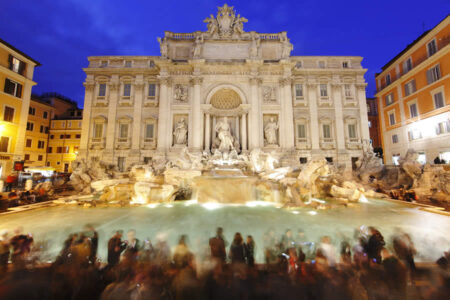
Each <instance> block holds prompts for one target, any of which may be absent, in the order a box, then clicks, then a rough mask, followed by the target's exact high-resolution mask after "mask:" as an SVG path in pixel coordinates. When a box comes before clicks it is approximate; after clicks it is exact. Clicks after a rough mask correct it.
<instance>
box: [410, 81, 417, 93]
mask: <svg viewBox="0 0 450 300" xmlns="http://www.w3.org/2000/svg"><path fill="white" fill-rule="evenodd" d="M415 91H416V80H415V79H414V80H413V81H412V91H411V92H413V93H414V92H415Z"/></svg>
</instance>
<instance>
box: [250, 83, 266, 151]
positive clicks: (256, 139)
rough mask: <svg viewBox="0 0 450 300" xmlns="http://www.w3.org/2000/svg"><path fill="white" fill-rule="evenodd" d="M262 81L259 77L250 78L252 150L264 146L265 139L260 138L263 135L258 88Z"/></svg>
mask: <svg viewBox="0 0 450 300" xmlns="http://www.w3.org/2000/svg"><path fill="white" fill-rule="evenodd" d="M260 83H261V79H260V78H258V77H251V78H250V104H251V106H250V114H249V130H248V131H249V132H251V133H252V134H251V135H250V136H249V137H250V138H249V144H250V145H249V146H250V150H252V149H256V148H262V146H263V141H261V140H260V135H261V132H262V131H261V126H260V124H261V119H262V115H261V107H260V106H261V104H260V103H259V101H258V89H259V85H260Z"/></svg>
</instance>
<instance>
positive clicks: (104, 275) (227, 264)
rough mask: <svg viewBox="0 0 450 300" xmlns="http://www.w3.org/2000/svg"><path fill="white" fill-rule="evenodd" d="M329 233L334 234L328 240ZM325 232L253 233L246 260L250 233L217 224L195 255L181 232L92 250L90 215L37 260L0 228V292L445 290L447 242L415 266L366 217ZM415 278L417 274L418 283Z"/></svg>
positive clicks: (26, 241)
mask: <svg viewBox="0 0 450 300" xmlns="http://www.w3.org/2000/svg"><path fill="white" fill-rule="evenodd" d="M335 242H336V241H335ZM336 245H337V244H336V243H333V241H332V238H331V237H329V236H324V237H322V238H321V240H320V241H318V242H317V243H314V242H311V241H308V239H307V238H306V234H305V233H304V232H303V231H302V230H299V231H298V232H296V233H295V234H294V232H293V231H291V230H286V231H285V233H284V234H283V235H282V236H281V237H279V236H277V235H276V234H275V231H274V230H268V231H267V232H266V233H265V234H264V237H263V240H262V241H261V246H262V249H263V251H264V258H265V262H264V263H260V264H257V263H255V249H256V247H257V245H256V242H255V240H254V239H253V237H252V236H251V235H248V236H246V237H243V236H242V235H241V233H239V232H237V233H235V234H234V237H233V239H232V241H231V243H230V244H229V243H228V242H227V239H226V238H225V235H224V231H223V229H222V228H217V232H216V234H215V235H214V236H213V237H211V238H210V239H209V242H208V244H207V245H205V248H207V249H208V251H207V252H208V253H207V254H205V255H201V254H197V255H194V253H193V251H191V249H190V247H189V241H188V237H187V236H186V235H181V236H180V238H179V241H178V244H177V245H176V246H175V247H174V248H173V249H171V247H170V246H169V244H168V242H167V241H166V239H165V238H164V236H158V237H156V243H155V244H152V243H151V241H150V240H148V239H147V240H143V241H141V240H139V239H138V238H137V237H136V232H135V231H134V230H130V231H128V232H127V234H126V238H124V236H123V232H122V231H121V230H117V231H116V232H115V233H114V234H113V235H112V237H111V238H110V239H109V241H108V244H107V260H106V261H105V262H101V261H100V260H99V259H98V257H97V250H98V246H99V234H98V233H97V231H96V230H95V228H93V227H92V226H90V225H87V226H86V227H85V229H84V230H83V231H82V232H79V233H73V234H70V235H69V236H68V237H67V239H66V240H65V241H64V244H63V246H62V249H61V251H60V253H59V255H58V256H57V258H56V259H55V260H54V261H52V262H47V263H43V262H40V261H39V254H36V253H38V250H39V248H41V247H40V246H39V245H37V244H36V242H35V241H34V239H33V237H32V236H31V235H30V234H24V233H22V232H21V230H20V229H18V230H16V232H15V233H14V234H13V235H12V236H9V235H8V232H6V231H3V232H0V299H133V300H134V299H136V300H137V299H447V298H448V295H450V293H449V292H450V276H449V266H448V263H449V260H450V253H449V252H446V253H445V254H444V255H443V257H441V258H440V259H439V260H438V261H437V265H436V266H433V267H431V268H418V267H416V264H415V261H414V256H415V253H416V250H415V248H414V244H413V242H412V239H411V238H410V236H409V235H408V234H407V233H404V232H399V233H397V234H396V235H395V236H394V237H393V238H392V247H389V248H390V249H391V251H389V250H388V249H387V248H388V247H386V241H385V239H384V237H383V235H382V234H381V233H380V232H379V231H378V230H377V229H376V228H373V227H361V228H359V229H358V230H355V236H354V239H353V240H347V239H343V240H342V241H341V243H340V246H339V247H336ZM419 282H425V283H426V284H422V285H419V284H418V283H419Z"/></svg>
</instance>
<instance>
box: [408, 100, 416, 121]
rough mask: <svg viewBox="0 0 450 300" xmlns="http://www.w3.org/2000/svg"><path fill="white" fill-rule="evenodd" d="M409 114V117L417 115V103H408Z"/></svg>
mask: <svg viewBox="0 0 450 300" xmlns="http://www.w3.org/2000/svg"><path fill="white" fill-rule="evenodd" d="M409 116H410V117H411V118H415V117H417V116H418V113H417V104H416V103H415V102H414V103H411V104H410V105H409Z"/></svg>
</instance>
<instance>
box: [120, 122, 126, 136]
mask: <svg viewBox="0 0 450 300" xmlns="http://www.w3.org/2000/svg"><path fill="white" fill-rule="evenodd" d="M119 138H121V139H126V138H128V123H122V124H120V125H119Z"/></svg>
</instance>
